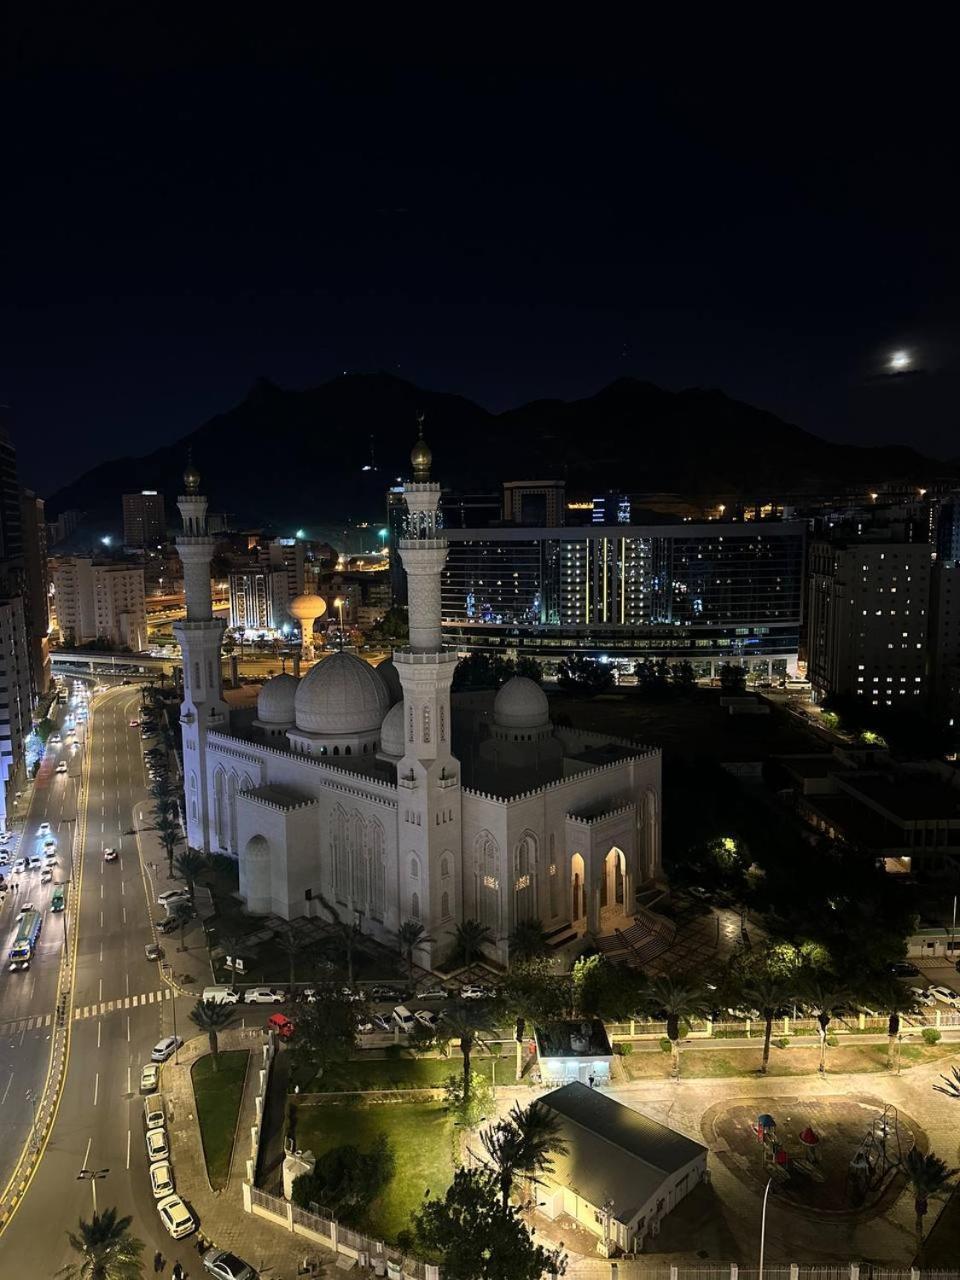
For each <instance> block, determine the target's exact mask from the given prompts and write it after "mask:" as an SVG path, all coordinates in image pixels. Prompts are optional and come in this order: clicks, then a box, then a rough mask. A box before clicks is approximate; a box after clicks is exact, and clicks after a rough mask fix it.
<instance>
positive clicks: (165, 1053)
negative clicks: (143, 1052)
mask: <svg viewBox="0 0 960 1280" xmlns="http://www.w3.org/2000/svg"><path fill="white" fill-rule="evenodd" d="M182 1044H183V1037H182V1036H164V1038H163V1039H162V1040H158V1041H157V1043H156V1044H155V1045H154V1046H153V1052H152V1053H151V1054H150V1060H151V1062H166V1060H167V1059H168V1058H172V1057H173V1055H174V1054H175V1053H176V1051H177V1050H178V1049H179V1048H180V1046H181V1045H182Z"/></svg>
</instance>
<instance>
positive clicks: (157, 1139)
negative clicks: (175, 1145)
mask: <svg viewBox="0 0 960 1280" xmlns="http://www.w3.org/2000/svg"><path fill="white" fill-rule="evenodd" d="M169 1154H170V1146H169V1144H168V1142H167V1131H166V1129H148V1130H147V1160H148V1161H149V1162H150V1163H151V1164H153V1162H154V1160H166V1158H167V1157H168V1156H169Z"/></svg>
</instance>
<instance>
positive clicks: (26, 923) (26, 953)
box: [10, 907, 43, 960]
mask: <svg viewBox="0 0 960 1280" xmlns="http://www.w3.org/2000/svg"><path fill="white" fill-rule="evenodd" d="M42 923H43V917H42V916H41V914H40V912H39V911H36V910H35V909H34V908H32V907H31V908H30V910H29V911H25V912H24V913H23V919H22V920H21V921H20V924H19V927H18V928H17V936H16V938H14V940H13V946H12V947H11V948H10V959H11V960H30V959H31V958H32V956H33V949H34V947H35V946H36V945H37V938H39V936H40V926H41V924H42Z"/></svg>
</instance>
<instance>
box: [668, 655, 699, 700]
mask: <svg viewBox="0 0 960 1280" xmlns="http://www.w3.org/2000/svg"><path fill="white" fill-rule="evenodd" d="M670 680H671V682H672V684H673V687H674V688H675V689H677V690H678V691H680V692H682V693H689V692H690V690H691V689H695V688H696V687H697V677H696V673H695V672H694V669H693V663H692V662H687V661H683V662H675V663H674V664H673V665H672V666H671V668H670Z"/></svg>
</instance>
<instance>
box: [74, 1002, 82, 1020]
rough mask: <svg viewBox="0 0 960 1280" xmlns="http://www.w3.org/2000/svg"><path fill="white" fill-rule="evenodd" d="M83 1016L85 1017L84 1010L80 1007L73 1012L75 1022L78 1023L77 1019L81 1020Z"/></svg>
mask: <svg viewBox="0 0 960 1280" xmlns="http://www.w3.org/2000/svg"><path fill="white" fill-rule="evenodd" d="M82 1016H83V1010H82V1009H81V1008H80V1006H79V1005H78V1006H77V1007H76V1009H74V1011H73V1020H74V1022H76V1020H77V1018H80V1017H82Z"/></svg>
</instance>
